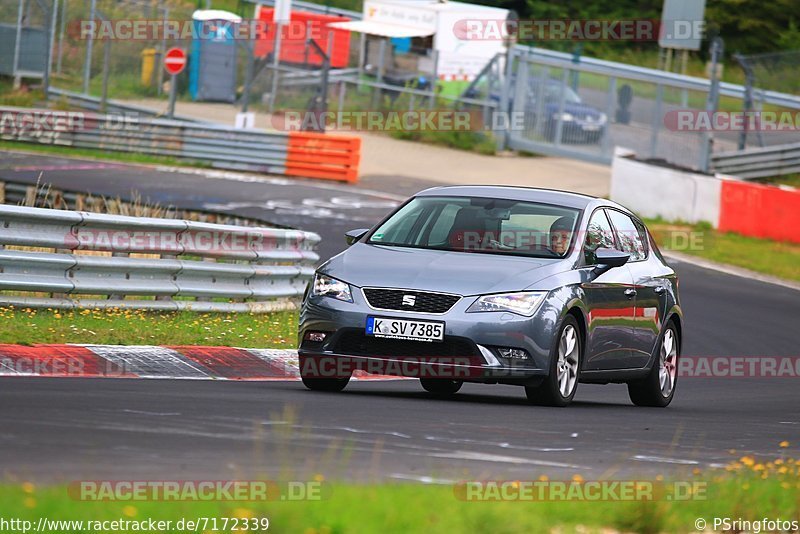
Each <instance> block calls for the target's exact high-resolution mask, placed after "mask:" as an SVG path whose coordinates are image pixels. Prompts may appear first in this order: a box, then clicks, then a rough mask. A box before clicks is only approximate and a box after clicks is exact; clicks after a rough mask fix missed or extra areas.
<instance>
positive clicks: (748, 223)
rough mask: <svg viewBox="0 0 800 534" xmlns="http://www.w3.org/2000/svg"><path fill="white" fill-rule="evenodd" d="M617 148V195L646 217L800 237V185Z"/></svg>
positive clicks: (614, 183)
mask: <svg viewBox="0 0 800 534" xmlns="http://www.w3.org/2000/svg"><path fill="white" fill-rule="evenodd" d="M634 156H635V154H634V153H633V152H631V151H629V150H626V149H623V148H617V149H616V151H615V155H614V161H613V164H612V167H611V199H612V200H614V201H615V202H619V203H620V204H622V205H624V206H626V207H628V208H629V209H631V210H633V211H635V212H637V213H638V214H640V215H642V216H644V217H653V218H655V217H661V218H663V219H666V220H668V221H685V222H691V223H694V222H700V221H707V222H710V223H711V225H712V226H713V227H714V228H718V229H719V230H722V231H724V232H735V233H737V234H741V235H745V236H751V237H760V238H766V239H774V240H776V241H789V242H793V243H800V189H794V188H790V187H776V186H771V185H762V184H754V183H752V182H747V181H743V180H739V179H736V178H734V177H731V176H724V175H716V176H707V175H703V174H698V173H692V172H688V171H681V170H677V169H672V168H669V167H661V166H658V165H652V164H650V163H645V162H643V161H637V160H635V159H633V157H634Z"/></svg>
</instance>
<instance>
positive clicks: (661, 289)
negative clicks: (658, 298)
mask: <svg viewBox="0 0 800 534" xmlns="http://www.w3.org/2000/svg"><path fill="white" fill-rule="evenodd" d="M666 290H667V288H666V287H664V286H656V287H655V289H653V291H655V292H656V295H663V294H664V292H665V291H666Z"/></svg>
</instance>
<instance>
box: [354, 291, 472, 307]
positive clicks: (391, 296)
mask: <svg viewBox="0 0 800 534" xmlns="http://www.w3.org/2000/svg"><path fill="white" fill-rule="evenodd" d="M364 297H365V298H366V299H367V302H368V303H369V305H370V306H372V307H373V308H375V309H379V310H396V311H410V312H417V313H446V312H447V311H448V310H450V308H452V307H453V306H454V305H455V303H456V302H458V301H459V300H461V297H460V296H458V295H450V294H446V293H431V292H429V291H412V290H404V289H377V288H365V289H364ZM412 303H413V305H412Z"/></svg>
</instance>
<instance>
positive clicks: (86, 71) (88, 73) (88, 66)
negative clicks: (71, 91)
mask: <svg viewBox="0 0 800 534" xmlns="http://www.w3.org/2000/svg"><path fill="white" fill-rule="evenodd" d="M96 11H97V0H91V4H90V7H89V20H90V21H91V22H92V31H91V33H90V34H89V39H88V40H87V41H86V59H84V60H83V93H84V94H87V95H88V94H89V80H90V79H91V77H92V48H93V47H94V32H95V27H94V25H95V15H96Z"/></svg>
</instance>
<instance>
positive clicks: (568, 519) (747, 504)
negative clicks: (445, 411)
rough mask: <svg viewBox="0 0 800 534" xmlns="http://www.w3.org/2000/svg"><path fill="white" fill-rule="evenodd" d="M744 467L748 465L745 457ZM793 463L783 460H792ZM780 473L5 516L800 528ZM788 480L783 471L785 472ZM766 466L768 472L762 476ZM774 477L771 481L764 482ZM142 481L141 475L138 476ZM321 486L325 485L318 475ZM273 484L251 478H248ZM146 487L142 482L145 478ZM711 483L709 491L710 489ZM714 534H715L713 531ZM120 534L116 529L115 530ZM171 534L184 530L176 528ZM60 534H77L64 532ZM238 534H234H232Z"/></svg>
mask: <svg viewBox="0 0 800 534" xmlns="http://www.w3.org/2000/svg"><path fill="white" fill-rule="evenodd" d="M743 460H744V459H743ZM782 462H783V461H782ZM788 462H789V461H786V462H783V463H781V464H780V465H778V464H775V463H772V467H766V464H759V463H756V462H754V461H753V463H752V464H751V466H750V467H742V468H737V469H736V470H734V471H733V472H722V471H713V472H709V473H705V474H703V475H702V476H699V477H689V478H688V479H687V480H686V481H681V482H680V483H681V484H687V485H688V484H694V487H698V488H702V487H705V494H704V495H703V494H702V493H697V494H695V497H690V498H687V499H686V500H683V499H681V500H674V499H673V500H670V499H666V498H664V499H654V500H649V501H646V500H644V501H621V502H620V501H577V500H574V501H567V502H564V501H561V502H554V501H549V502H531V501H521V502H515V501H505V502H497V501H495V502H469V501H464V500H460V499H459V498H457V497H456V493H455V492H454V487H453V486H451V485H449V484H448V485H425V486H423V485H417V484H362V485H359V484H354V483H329V482H325V483H324V484H323V487H324V488H325V489H324V491H322V495H324V498H322V499H320V500H314V501H310V500H309V501H291V502H290V501H281V500H279V499H278V500H274V501H266V502H264V501H261V502H232V501H223V502H220V501H212V502H187V501H183V502H159V501H135V502H131V501H105V502H98V501H80V500H75V499H73V497H71V496H69V495H68V493H67V487H66V486H64V485H55V486H44V487H37V486H35V485H33V484H31V483H29V482H26V483H21V484H5V485H2V486H0V516H2V517H4V518H7V519H8V518H18V519H22V520H28V521H32V522H33V523H34V525H35V524H36V522H37V521H38V520H39V518H41V517H44V518H47V519H50V520H53V519H56V520H84V521H87V520H116V519H128V520H144V519H149V518H152V519H155V520H170V521H172V522H173V523H172V524H173V525H175V523H176V522H177V521H179V520H180V519H182V518H187V519H195V518H198V517H208V518H217V519H218V520H221V519H222V518H226V517H227V518H263V517H266V518H268V519H269V531H270V532H305V533H313V534H322V533H331V534H333V533H342V534H344V533H357V532H370V533H371V532H382V533H384V534H389V533H395V532H396V533H406V532H472V533H483V532H486V533H493V534H495V533H500V534H502V533H509V534H510V533H516V532H564V533H567V532H601V529H603V528H611V529H617V530H618V531H624V532H640V533H656V532H694V531H695V529H694V525H695V521H696V519H697V518H704V519H705V520H706V521H708V522H709V526H710V525H711V522H712V521H713V518H714V517H731V518H740V519H745V520H760V519H761V518H763V517H768V518H780V519H783V520H789V521H791V520H795V521H796V520H798V518H799V517H800V515H799V514H800V512H799V510H798V503H800V489H799V488H800V483H798V480H800V479H798V474H797V465H796V464H795V463H794V462H793V461H792V462H791V463H788ZM780 466H782V467H786V466H788V469H786V472H784V473H779V467H780ZM758 467H761V470H756V468H758ZM764 474H766V475H767V476H766V477H764ZM134 478H135V477H134ZM315 478H316V479H317V480H320V477H319V476H317V477H315ZM258 479H261V480H264V478H263V477H258V476H256V475H252V474H251V475H249V476H248V477H247V480H258ZM136 480H139V479H136ZM703 484H707V485H706V486H703ZM708 530H709V531H710V530H711V528H709V529H708ZM112 531H114V530H112ZM166 531H167V532H178V530H177V529H175V528H174V526H173V528H172V529H168V530H166ZM60 532H72V530H70V529H61V530H60ZM225 532H230V529H228V530H225Z"/></svg>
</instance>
